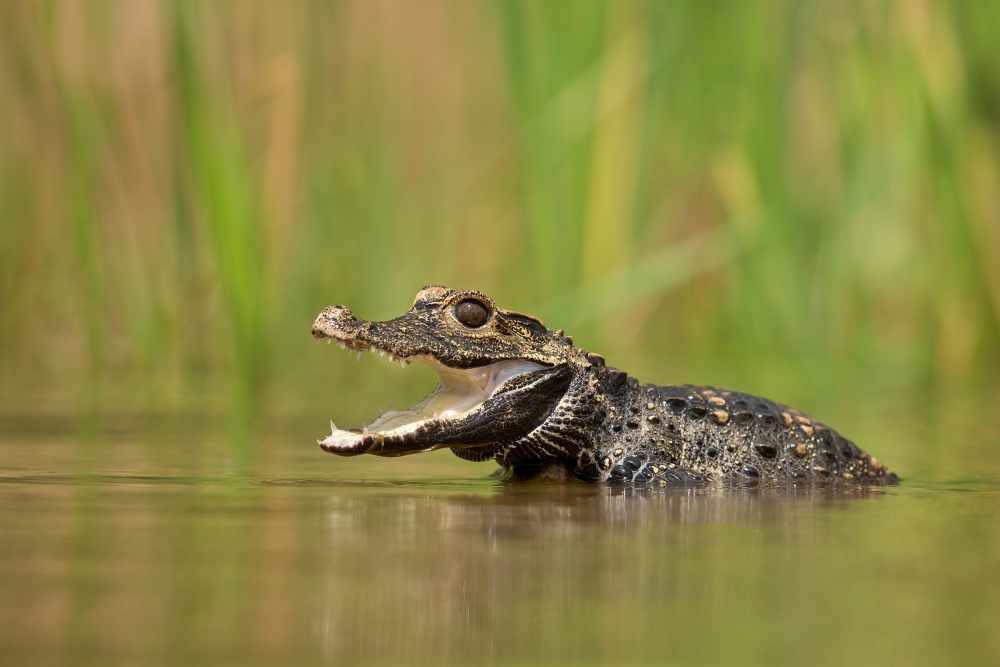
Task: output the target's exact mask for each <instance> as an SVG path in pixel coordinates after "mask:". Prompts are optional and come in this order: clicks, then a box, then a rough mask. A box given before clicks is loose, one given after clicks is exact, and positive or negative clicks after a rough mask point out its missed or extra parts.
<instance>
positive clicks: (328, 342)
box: [316, 338, 333, 345]
mask: <svg viewBox="0 0 1000 667" xmlns="http://www.w3.org/2000/svg"><path fill="white" fill-rule="evenodd" d="M316 342H317V343H318V342H319V341H318V340H317V341H316ZM332 342H333V339H332V338H327V339H326V344H327V345H329V344H330V343H332Z"/></svg>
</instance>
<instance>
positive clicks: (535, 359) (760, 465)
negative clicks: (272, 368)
mask: <svg viewBox="0 0 1000 667" xmlns="http://www.w3.org/2000/svg"><path fill="white" fill-rule="evenodd" d="M312 332H313V335H314V336H316V337H317V338H325V339H328V340H329V341H331V342H332V341H337V342H339V343H340V345H341V347H349V348H350V349H352V350H356V351H358V352H359V353H360V352H361V351H372V352H379V353H382V354H388V355H389V357H390V358H391V359H397V360H399V361H400V362H401V363H402V364H404V365H405V364H406V363H408V362H411V361H416V362H422V363H426V364H428V365H430V366H432V367H433V368H435V370H437V371H438V373H439V375H440V376H441V382H439V384H438V387H437V389H435V391H434V392H432V393H431V395H430V396H428V397H427V398H425V399H424V400H423V401H421V403H419V404H418V405H417V406H415V407H414V408H411V409H410V410H406V411H399V412H389V413H386V414H383V415H382V416H380V417H379V418H378V419H376V420H375V421H374V422H372V424H370V425H368V426H365V427H363V428H360V429H349V430H339V429H337V428H336V427H333V432H332V433H331V435H330V436H327V437H326V438H325V439H324V440H321V441H320V445H321V447H323V449H325V450H326V451H329V452H331V453H334V454H340V455H356V454H365V453H368V454H376V455H381V456H402V455H406V454H413V453H417V452H423V451H430V450H433V449H438V448H442V447H449V448H451V450H452V451H453V452H454V453H455V454H456V455H457V456H459V457H461V458H463V459H467V460H472V461H486V460H490V459H492V460H495V461H496V462H497V463H499V464H500V465H501V467H503V468H504V469H505V471H506V474H507V475H508V476H509V477H512V478H516V479H524V478H531V477H537V476H546V477H556V478H562V477H566V478H568V477H573V478H576V479H580V480H584V481H587V482H610V483H628V484H692V483H694V484H697V483H703V482H705V481H708V480H712V479H721V478H741V479H791V480H807V479H817V480H839V481H842V482H849V483H862V484H895V483H897V482H898V478H897V477H896V475H895V474H893V473H892V472H890V471H889V470H888V469H886V468H885V466H883V465H882V463H881V462H880V461H879V460H878V459H876V458H874V457H871V456H869V455H868V454H866V453H865V452H863V451H861V450H860V449H859V448H858V447H857V446H856V445H854V443H852V442H851V441H850V440H848V439H846V438H844V437H842V436H841V435H839V434H838V433H837V432H836V431H834V430H833V429H830V428H829V427H827V426H825V425H823V424H821V423H819V422H817V421H816V420H814V419H812V418H810V417H808V416H805V415H803V414H801V413H799V412H798V411H796V410H793V409H791V408H789V407H786V406H784V405H780V404H778V403H774V402H772V401H769V400H767V399H762V398H758V397H756V396H750V395H747V394H742V393H738V392H733V391H726V390H719V389H714V388H711V387H694V386H690V385H682V386H657V385H651V384H645V385H644V384H640V383H639V382H638V381H637V380H636V379H635V378H632V377H629V376H628V375H627V374H626V373H625V372H623V371H621V370H618V369H615V368H612V367H610V366H607V365H606V364H605V361H604V358H603V357H601V356H600V355H597V354H592V353H589V352H586V351H584V350H581V349H579V348H577V347H575V346H574V345H573V342H572V339H571V338H570V337H568V336H565V335H564V334H563V332H562V331H550V330H549V329H547V328H546V327H545V326H544V325H543V324H542V323H541V321H539V320H537V319H536V318H533V317H530V316H527V315H523V314H521V313H516V312H513V311H508V310H503V309H500V308H497V307H496V305H495V304H494V303H493V301H492V300H491V299H490V298H489V297H487V296H486V295H484V294H482V293H480V292H475V291H454V290H450V289H448V288H445V287H441V286H436V285H431V286H428V287H425V288H424V289H423V290H421V291H420V292H419V293H418V294H417V297H416V299H415V301H414V305H413V307H412V308H411V309H410V310H409V311H407V313H405V314H404V315H402V316H401V317H398V318H396V319H394V320H389V321H386V322H369V321H365V320H358V319H357V318H355V317H354V315H353V314H352V313H351V312H350V310H348V309H347V308H345V307H343V306H332V307H330V308H327V309H325V310H324V311H323V312H322V313H320V315H319V317H318V318H317V320H316V322H315V324H314V325H313V330H312ZM331 425H332V424H331Z"/></svg>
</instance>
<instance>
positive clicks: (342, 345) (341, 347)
mask: <svg viewBox="0 0 1000 667" xmlns="http://www.w3.org/2000/svg"><path fill="white" fill-rule="evenodd" d="M330 340H333V339H332V338H331V339H330ZM337 342H338V343H340V349H341V350H343V349H344V348H345V347H347V346H346V345H344V341H342V340H338V341H337Z"/></svg>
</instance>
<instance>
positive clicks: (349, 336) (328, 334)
mask: <svg viewBox="0 0 1000 667" xmlns="http://www.w3.org/2000/svg"><path fill="white" fill-rule="evenodd" d="M371 328H372V323H371V322H366V321H364V320H359V319H357V318H356V317H354V315H353V314H352V313H351V311H350V309H348V308H346V307H345V306H328V307H327V308H324V309H323V311H322V312H321V313H320V314H319V316H318V317H317V318H316V321H315V322H314V323H313V326H312V335H313V337H314V338H316V340H317V341H320V340H323V339H326V342H327V343H332V342H333V341H337V343H338V344H339V345H340V349H341V350H344V349H347V348H350V349H352V350H354V351H356V352H357V353H358V358H359V359H360V358H361V353H362V352H372V353H376V352H377V353H378V354H379V356H388V357H389V361H398V362H399V365H400V366H405V365H406V364H408V363H410V361H411V360H412V359H411V357H412V356H413V355H412V354H407V353H405V352H401V351H400V350H398V349H397V350H391V349H389V348H388V347H386V346H383V345H380V344H377V343H376V342H375V341H374V340H373V337H372V336H371V335H370V334H371Z"/></svg>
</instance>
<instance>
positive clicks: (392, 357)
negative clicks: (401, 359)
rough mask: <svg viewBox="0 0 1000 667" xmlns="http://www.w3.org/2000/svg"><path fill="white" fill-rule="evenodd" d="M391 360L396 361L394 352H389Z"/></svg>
mask: <svg viewBox="0 0 1000 667" xmlns="http://www.w3.org/2000/svg"><path fill="white" fill-rule="evenodd" d="M388 354H389V361H396V357H394V356H392V352H389V353H388Z"/></svg>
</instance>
